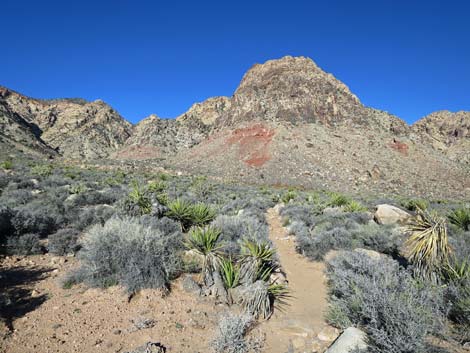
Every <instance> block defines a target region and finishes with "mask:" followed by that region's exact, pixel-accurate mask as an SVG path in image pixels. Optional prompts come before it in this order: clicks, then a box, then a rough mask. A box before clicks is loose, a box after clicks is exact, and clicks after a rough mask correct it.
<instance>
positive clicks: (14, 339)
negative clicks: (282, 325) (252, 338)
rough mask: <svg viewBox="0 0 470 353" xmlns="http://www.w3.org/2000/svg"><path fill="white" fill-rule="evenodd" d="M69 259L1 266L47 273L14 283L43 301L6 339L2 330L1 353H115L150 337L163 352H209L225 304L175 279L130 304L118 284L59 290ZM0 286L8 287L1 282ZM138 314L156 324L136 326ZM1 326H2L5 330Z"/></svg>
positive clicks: (26, 259) (17, 259)
mask: <svg viewBox="0 0 470 353" xmlns="http://www.w3.org/2000/svg"><path fill="white" fill-rule="evenodd" d="M67 259H68V261H67V262H66V263H63V264H60V262H62V261H63V258H53V257H52V256H49V255H43V256H28V257H13V258H9V259H7V260H4V261H3V263H1V267H2V269H3V270H8V269H27V270H41V271H47V272H45V273H43V274H42V275H41V276H39V278H37V279H36V280H33V281H31V279H28V278H27V277H25V281H24V283H18V284H17V285H15V287H14V288H15V289H16V290H19V289H24V290H25V297H27V300H28V301H31V302H33V301H34V298H43V299H44V300H45V301H44V302H43V303H42V304H41V305H39V306H36V307H31V308H30V311H29V312H27V313H25V314H24V315H23V316H21V317H18V318H17V319H15V320H13V323H12V324H13V328H14V331H13V333H11V334H10V335H8V336H7V338H6V339H4V340H2V336H4V335H3V334H5V332H0V352H2V353H3V352H8V353H52V352H61V353H62V352H64V353H65V352H66V353H72V352H77V353H79V352H80V353H88V352H90V353H91V352H93V353H96V352H110V353H111V352H112V353H115V352H126V351H128V350H133V349H135V348H136V347H138V346H141V345H143V344H145V343H146V342H148V341H153V342H161V343H162V344H163V345H164V346H166V347H167V352H191V353H194V352H208V351H209V349H208V346H209V342H210V340H211V339H212V337H213V335H214V332H215V331H214V327H215V326H216V323H217V317H218V312H219V311H222V310H224V307H221V306H217V305H214V302H213V300H211V299H205V298H203V297H198V296H196V295H194V294H191V293H186V292H185V291H184V290H183V289H182V287H181V280H177V281H175V283H173V287H172V291H171V293H170V294H169V295H168V296H167V297H164V298H162V296H161V294H160V292H158V291H155V290H145V291H143V292H142V293H140V294H139V295H137V296H136V297H134V298H133V299H132V300H131V301H130V303H129V302H128V296H127V295H126V293H124V292H123V291H122V290H121V288H120V287H111V288H109V289H106V290H101V289H88V288H86V287H85V286H83V285H79V286H74V287H73V288H72V289H62V288H61V286H60V285H59V283H58V278H59V277H60V276H61V275H63V274H64V273H65V272H66V271H68V270H69V269H71V268H73V267H74V266H76V264H77V261H76V260H75V259H74V258H67ZM52 261H57V263H56V264H53V263H52ZM54 269H58V271H55V272H53V271H54ZM0 289H1V290H2V291H3V290H7V288H3V286H2V285H1V284H0ZM11 289H12V288H11V287H10V290H11ZM43 296H44V297H43ZM40 302H42V301H38V303H40ZM139 318H147V319H153V320H155V321H156V323H155V326H154V327H152V328H147V329H141V330H136V329H135V326H134V324H133V322H132V321H133V320H137V319H139ZM2 327H3V328H1V327H0V330H3V331H5V327H4V326H2Z"/></svg>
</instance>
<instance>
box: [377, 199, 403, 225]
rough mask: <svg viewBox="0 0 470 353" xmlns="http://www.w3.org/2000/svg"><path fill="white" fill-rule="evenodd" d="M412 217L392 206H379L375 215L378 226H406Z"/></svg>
mask: <svg viewBox="0 0 470 353" xmlns="http://www.w3.org/2000/svg"><path fill="white" fill-rule="evenodd" d="M410 217H411V215H410V214H409V213H408V212H406V211H403V210H402V209H400V208H398V207H395V206H392V205H387V204H383V205H378V206H377V207H376V211H375V214H374V220H375V221H376V222H377V223H378V224H396V223H399V224H404V223H406V222H407V221H408V220H409V219H410Z"/></svg>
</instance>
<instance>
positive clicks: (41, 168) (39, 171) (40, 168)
mask: <svg viewBox="0 0 470 353" xmlns="http://www.w3.org/2000/svg"><path fill="white" fill-rule="evenodd" d="M53 171H54V167H53V166H52V164H38V165H36V166H34V167H32V168H31V174H33V175H37V176H40V177H48V176H50V175H51V174H52V172H53Z"/></svg>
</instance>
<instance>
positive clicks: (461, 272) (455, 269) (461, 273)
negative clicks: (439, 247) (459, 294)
mask: <svg viewBox="0 0 470 353" xmlns="http://www.w3.org/2000/svg"><path fill="white" fill-rule="evenodd" d="M446 277H447V278H448V280H450V281H460V280H463V279H465V278H470V262H468V261H467V260H463V261H455V260H454V263H453V264H449V266H447V268H446Z"/></svg>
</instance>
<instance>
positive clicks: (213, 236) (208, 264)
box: [186, 227, 222, 285]
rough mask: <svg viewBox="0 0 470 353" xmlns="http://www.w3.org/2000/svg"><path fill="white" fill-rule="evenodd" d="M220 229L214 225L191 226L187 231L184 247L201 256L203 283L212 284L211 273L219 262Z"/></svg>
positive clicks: (215, 269) (220, 246)
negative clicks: (203, 226) (204, 226)
mask: <svg viewBox="0 0 470 353" xmlns="http://www.w3.org/2000/svg"><path fill="white" fill-rule="evenodd" d="M220 234H221V231H220V230H219V229H218V228H215V227H206V228H201V227H197V228H193V229H191V231H190V232H189V236H188V240H187V242H186V247H187V248H188V249H190V250H194V251H195V252H196V253H198V254H199V255H201V256H202V258H203V263H202V281H203V283H204V284H205V285H210V284H212V279H213V273H214V271H217V268H218V265H219V263H220V250H221V248H222V245H221V244H220V243H219V238H220Z"/></svg>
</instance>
